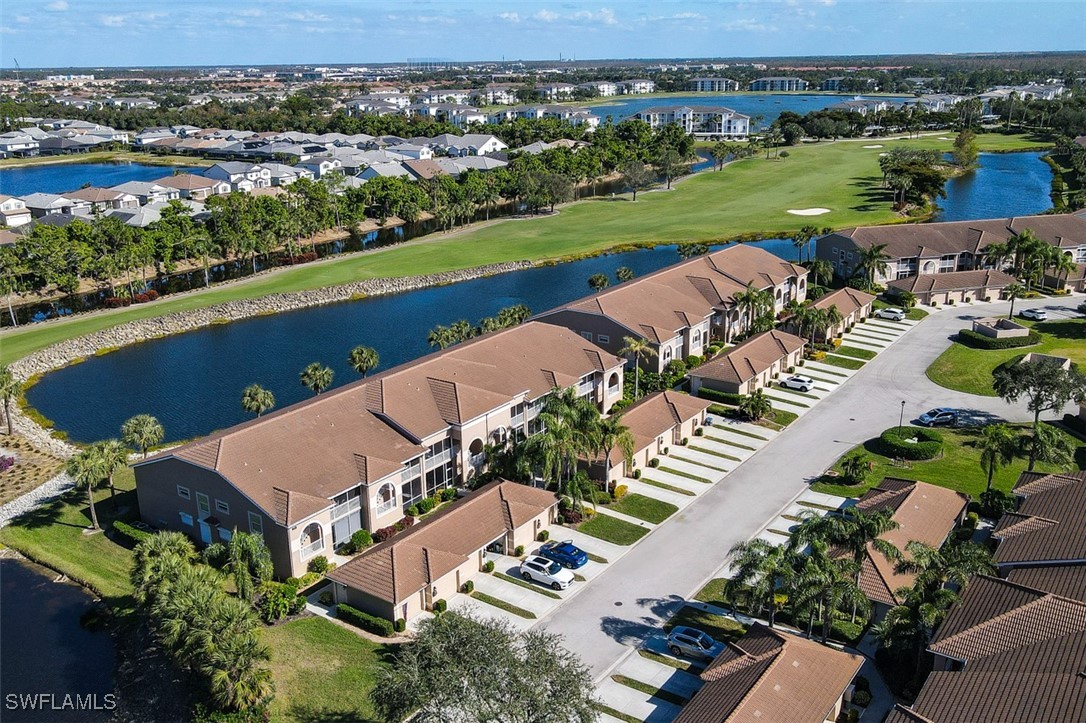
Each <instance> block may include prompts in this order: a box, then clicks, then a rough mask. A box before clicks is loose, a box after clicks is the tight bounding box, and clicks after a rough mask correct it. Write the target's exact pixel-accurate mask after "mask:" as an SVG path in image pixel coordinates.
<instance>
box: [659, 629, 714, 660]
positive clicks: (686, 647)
mask: <svg viewBox="0 0 1086 723" xmlns="http://www.w3.org/2000/svg"><path fill="white" fill-rule="evenodd" d="M667 649H668V650H670V651H671V654H672V655H675V656H680V655H682V656H686V657H687V658H694V659H696V660H712V659H713V658H715V657H716V656H718V655H720V654H721V653H722V652H724V643H718V642H717V641H716V640H713V638H712V637H711V636H709V635H707V634H706V633H703V632H701V631H700V630H695V629H694V628H688V627H686V626H684V625H676V626H675V627H674V628H672V629H671V632H670V633H668V634H667Z"/></svg>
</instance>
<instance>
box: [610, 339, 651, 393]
mask: <svg viewBox="0 0 1086 723" xmlns="http://www.w3.org/2000/svg"><path fill="white" fill-rule="evenodd" d="M622 343H623V347H622V348H621V349H619V350H618V353H619V354H620V355H621V356H626V357H628V356H630V355H631V354H632V355H633V357H634V399H637V398H638V397H640V396H641V357H642V356H645V357H652V356H656V350H655V349H654V348H653V347H652V344H651V343H650V342H649V340H648V339H646V338H644V337H641V336H639V337H637V338H634V337H632V336H624V337H622Z"/></svg>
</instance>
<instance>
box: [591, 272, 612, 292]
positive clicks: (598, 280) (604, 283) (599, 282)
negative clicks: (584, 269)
mask: <svg viewBox="0 0 1086 723" xmlns="http://www.w3.org/2000/svg"><path fill="white" fill-rule="evenodd" d="M588 285H589V286H590V287H592V290H593V291H597V292H599V291H603V290H604V289H606V288H607V287H608V286H610V285H611V279H609V278H607V274H592V275H591V276H589V277H588Z"/></svg>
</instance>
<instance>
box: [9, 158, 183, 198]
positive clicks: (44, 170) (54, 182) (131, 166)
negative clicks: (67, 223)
mask: <svg viewBox="0 0 1086 723" xmlns="http://www.w3.org/2000/svg"><path fill="white" fill-rule="evenodd" d="M199 170H202V169H199V168H192V167H188V166H149V165H147V164H144V163H123V162H122V163H49V164H44V165H37V166H24V167H22V168H0V193H4V194H7V195H8V196H26V195H28V194H31V193H64V192H65V191H76V190H78V189H80V188H82V187H83V186H85V185H87V184H90V185H92V186H98V187H103V188H108V187H110V186H116V185H117V184H119V183H127V182H128V181H153V180H155V179H158V178H162V177H163V176H170V175H173V173H174V171H199Z"/></svg>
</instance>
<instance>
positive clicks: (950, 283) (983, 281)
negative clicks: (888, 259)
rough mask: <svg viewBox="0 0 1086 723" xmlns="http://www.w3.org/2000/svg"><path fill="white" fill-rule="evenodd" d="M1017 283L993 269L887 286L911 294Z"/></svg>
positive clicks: (913, 278) (900, 281) (912, 278)
mask: <svg viewBox="0 0 1086 723" xmlns="http://www.w3.org/2000/svg"><path fill="white" fill-rule="evenodd" d="M1016 283H1018V280H1017V279H1015V278H1014V277H1013V276H1011V275H1010V274H1005V273H1003V272H1002V271H996V270H995V269H976V270H974V271H948V272H947V273H945V274H919V275H918V276H908V277H906V278H904V279H894V280H893V281H889V282H887V284H886V285H887V286H891V287H893V288H895V289H901V290H902V291H908V292H910V293H913V294H925V293H927V292H929V291H963V290H967V289H981V288H1003V287H1004V286H1010V285H1011V284H1016Z"/></svg>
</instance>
